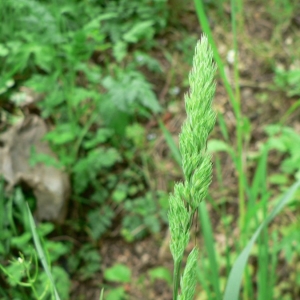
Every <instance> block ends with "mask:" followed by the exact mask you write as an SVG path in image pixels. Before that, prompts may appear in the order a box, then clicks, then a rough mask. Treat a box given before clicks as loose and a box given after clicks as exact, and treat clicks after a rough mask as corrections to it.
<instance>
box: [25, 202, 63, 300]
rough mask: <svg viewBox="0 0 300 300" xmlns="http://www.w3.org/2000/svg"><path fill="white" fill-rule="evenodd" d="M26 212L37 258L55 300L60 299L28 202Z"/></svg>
mask: <svg viewBox="0 0 300 300" xmlns="http://www.w3.org/2000/svg"><path fill="white" fill-rule="evenodd" d="M27 213H28V219H29V224H30V228H31V233H32V236H33V240H34V244H35V248H36V251H37V253H38V256H39V259H40V261H41V263H42V266H43V268H44V270H45V272H46V275H47V277H48V279H49V281H50V284H51V287H52V290H53V291H54V296H55V300H60V297H59V295H58V293H57V290H56V287H55V283H54V279H53V277H52V274H51V272H50V268H49V266H48V263H47V261H46V256H45V253H44V250H43V248H42V245H41V242H40V239H39V236H38V233H37V231H36V225H35V222H34V219H33V217H32V214H31V211H30V208H29V206H28V203H27Z"/></svg>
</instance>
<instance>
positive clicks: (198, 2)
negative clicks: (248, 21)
mask: <svg viewBox="0 0 300 300" xmlns="http://www.w3.org/2000/svg"><path fill="white" fill-rule="evenodd" d="M194 3H195V7H196V12H197V16H198V19H199V22H200V24H201V27H202V29H203V31H204V32H205V34H206V35H207V37H208V40H209V43H210V45H211V47H212V50H213V53H214V59H215V61H216V63H217V66H218V70H219V73H220V77H221V79H222V81H223V84H224V87H225V89H226V91H227V94H228V96H229V100H230V103H231V105H232V108H233V111H234V114H235V117H236V122H237V124H236V137H237V146H236V154H235V156H236V159H234V162H235V164H236V168H237V171H238V181H239V190H238V194H239V210H240V213H239V215H240V218H239V225H240V229H241V230H242V228H243V227H244V222H245V211H246V209H245V195H244V194H245V180H244V175H243V174H244V173H243V169H244V167H243V151H242V150H243V128H242V127H243V126H242V125H243V124H242V115H241V108H240V95H239V88H238V89H236V90H238V92H237V91H235V93H234V91H233V89H232V87H231V85H230V83H229V80H228V78H227V76H226V73H225V67H224V64H223V62H222V59H221V57H220V55H219V52H218V49H217V46H216V44H215V42H214V39H213V36H212V32H211V30H210V27H209V22H208V20H207V17H206V14H205V11H204V6H203V3H202V0H194ZM232 19H235V9H234V10H232ZM232 24H234V26H233V27H236V25H235V21H234V23H232ZM233 29H234V28H233ZM234 38H235V39H236V33H235V34H234ZM235 44H236V45H235V49H234V51H235V56H236V53H237V43H235ZM234 65H235V73H236V74H235V76H237V78H235V84H236V85H237V87H239V86H238V76H239V75H238V69H237V59H236V57H235V64H234Z"/></svg>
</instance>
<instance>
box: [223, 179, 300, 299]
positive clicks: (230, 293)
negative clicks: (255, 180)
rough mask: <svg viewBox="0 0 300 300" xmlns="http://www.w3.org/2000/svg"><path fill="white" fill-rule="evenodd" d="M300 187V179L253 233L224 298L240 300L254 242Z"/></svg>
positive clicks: (233, 269) (232, 274)
mask: <svg viewBox="0 0 300 300" xmlns="http://www.w3.org/2000/svg"><path fill="white" fill-rule="evenodd" d="M299 187H300V181H297V182H296V183H294V184H293V185H292V186H291V187H290V188H289V189H288V191H287V192H286V193H285V194H284V195H283V197H282V198H281V199H280V200H279V201H278V203H277V205H276V206H275V207H274V209H273V210H272V211H271V213H270V214H269V216H268V217H267V218H266V219H265V221H264V222H262V223H261V225H260V226H259V227H258V228H257V230H256V231H255V233H254V234H253V236H252V238H251V239H250V241H249V242H248V244H247V245H246V247H245V248H244V250H243V251H242V253H241V254H240V255H239V256H238V258H237V260H236V262H235V263H234V265H233V267H232V269H231V272H230V274H229V278H228V281H227V285H226V288H225V293H224V298H223V300H238V297H239V291H240V287H241V282H242V277H243V272H244V269H245V266H246V263H247V261H248V258H249V254H250V251H251V248H252V246H253V244H254V243H255V241H256V239H257V237H258V236H259V234H260V232H261V231H262V229H263V228H264V227H265V226H267V225H268V224H269V223H270V222H271V221H272V220H273V219H274V217H275V216H276V215H277V214H278V213H279V212H280V211H281V210H282V209H283V208H284V206H285V205H286V204H287V203H288V202H289V200H290V199H291V198H292V196H293V195H294V193H295V192H296V191H297V189H298V188H299Z"/></svg>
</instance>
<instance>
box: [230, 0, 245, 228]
mask: <svg viewBox="0 0 300 300" xmlns="http://www.w3.org/2000/svg"><path fill="white" fill-rule="evenodd" d="M240 3H241V1H239V4H240ZM236 11H237V5H236V0H231V26H232V33H233V49H234V64H233V68H234V85H235V100H236V103H237V108H238V109H237V111H236V120H237V124H236V136H237V164H238V165H237V167H238V185H239V193H238V194H239V228H240V230H241V231H243V229H244V227H245V215H246V204H245V187H244V178H243V176H244V159H243V124H242V115H241V95H240V83H239V81H240V76H239V69H238V41H237V26H236V19H237V13H236ZM240 13H241V12H240Z"/></svg>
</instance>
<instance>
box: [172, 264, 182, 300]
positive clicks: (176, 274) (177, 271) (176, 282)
mask: <svg viewBox="0 0 300 300" xmlns="http://www.w3.org/2000/svg"><path fill="white" fill-rule="evenodd" d="M180 266H181V260H179V261H176V262H174V276H173V300H177V297H178V290H179V283H180Z"/></svg>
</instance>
